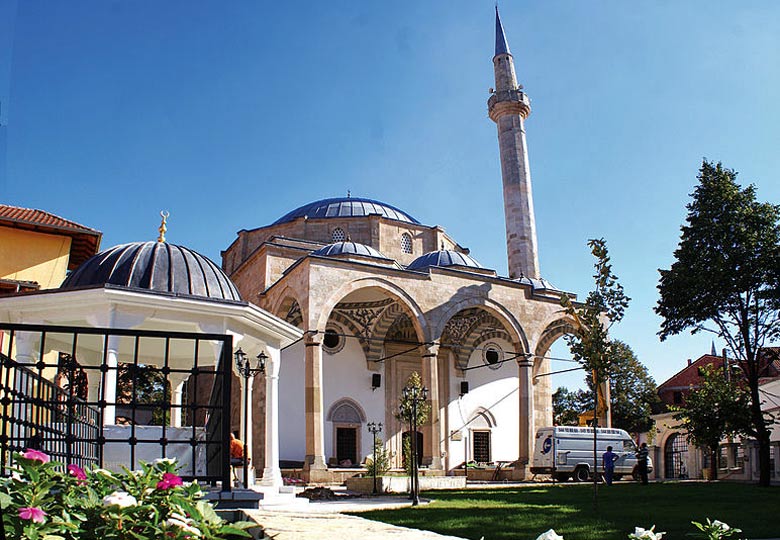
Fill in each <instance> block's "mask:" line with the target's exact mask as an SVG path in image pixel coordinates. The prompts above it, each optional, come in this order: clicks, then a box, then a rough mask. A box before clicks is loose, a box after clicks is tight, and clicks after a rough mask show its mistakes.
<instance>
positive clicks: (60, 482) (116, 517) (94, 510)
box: [0, 450, 256, 540]
mask: <svg viewBox="0 0 780 540" xmlns="http://www.w3.org/2000/svg"><path fill="white" fill-rule="evenodd" d="M14 462H15V465H14V466H13V467H12V468H11V471H12V475H11V477H10V478H2V479H0V508H2V512H3V527H4V528H5V529H4V530H5V532H6V537H7V538H9V539H10V538H13V539H20V540H96V539H100V540H151V539H156V538H164V539H166V540H185V539H188V540H193V539H203V540H222V539H232V538H242V537H250V534H249V533H248V532H246V529H248V528H250V527H254V526H256V524H254V523H249V522H238V523H228V522H226V521H224V520H223V519H222V518H220V517H219V516H218V515H217V514H216V513H215V511H214V509H213V507H212V506H211V505H210V504H209V503H208V502H206V501H203V500H201V498H202V497H203V492H202V491H201V489H200V487H199V486H198V484H197V483H195V482H192V483H189V482H183V481H182V479H181V477H179V476H178V475H177V474H176V469H177V467H176V461H175V460H172V459H160V460H157V461H155V462H154V463H152V464H147V463H141V470H140V471H130V470H127V469H125V470H124V472H121V473H117V472H111V471H107V470H105V469H93V470H83V469H81V468H80V467H78V466H77V465H68V466H67V467H64V466H63V465H62V464H61V463H57V462H54V461H51V460H50V459H49V456H48V455H46V454H45V453H43V452H39V451H37V450H27V451H26V452H24V453H16V454H14Z"/></svg>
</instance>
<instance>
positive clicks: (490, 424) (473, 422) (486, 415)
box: [468, 407, 498, 428]
mask: <svg viewBox="0 0 780 540" xmlns="http://www.w3.org/2000/svg"><path fill="white" fill-rule="evenodd" d="M480 424H483V425H480ZM468 425H469V427H471V428H475V427H486V428H494V427H497V426H498V422H496V417H495V416H494V415H493V413H492V412H490V410H489V409H486V408H485V407H477V408H476V409H474V410H473V411H472V412H471V414H470V415H469V421H468Z"/></svg>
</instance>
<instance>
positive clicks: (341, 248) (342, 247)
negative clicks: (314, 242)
mask: <svg viewBox="0 0 780 540" xmlns="http://www.w3.org/2000/svg"><path fill="white" fill-rule="evenodd" d="M312 255H319V256H321V257H339V256H342V255H346V256H351V255H357V256H360V257H371V258H374V259H387V257H385V256H384V255H382V253H381V252H379V251H377V250H376V249H374V248H372V247H371V246H367V245H365V244H359V243H357V242H335V243H333V244H328V245H327V246H324V247H321V248H320V249H318V250H317V251H314V252H312Z"/></svg>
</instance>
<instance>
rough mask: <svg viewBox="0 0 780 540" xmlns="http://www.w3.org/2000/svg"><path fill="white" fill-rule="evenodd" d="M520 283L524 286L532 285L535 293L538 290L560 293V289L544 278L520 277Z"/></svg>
mask: <svg viewBox="0 0 780 540" xmlns="http://www.w3.org/2000/svg"><path fill="white" fill-rule="evenodd" d="M515 281H517V282H518V283H522V284H523V285H530V286H531V287H532V288H533V289H534V290H535V291H537V290H543V291H560V289H559V288H558V287H556V286H555V285H553V284H552V283H550V282H549V281H547V280H546V279H544V278H528V277H525V276H520V277H519V278H518V279H516V280H515Z"/></svg>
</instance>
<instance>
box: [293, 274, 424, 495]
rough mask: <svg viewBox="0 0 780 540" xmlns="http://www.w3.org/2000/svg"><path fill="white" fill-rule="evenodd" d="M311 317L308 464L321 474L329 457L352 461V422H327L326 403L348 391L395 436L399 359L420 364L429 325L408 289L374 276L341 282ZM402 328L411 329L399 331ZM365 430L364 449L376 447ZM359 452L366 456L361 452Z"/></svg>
mask: <svg viewBox="0 0 780 540" xmlns="http://www.w3.org/2000/svg"><path fill="white" fill-rule="evenodd" d="M307 320H308V322H309V324H310V327H309V329H308V331H307V332H306V338H305V345H306V351H305V368H304V369H305V398H306V403H305V407H306V446H307V449H306V458H305V467H306V468H308V470H309V479H310V480H314V481H316V480H317V479H318V477H319V476H322V477H323V478H325V477H326V476H327V474H325V473H319V472H317V471H318V470H324V469H326V465H327V464H328V461H329V460H334V461H335V465H337V464H338V463H339V462H340V461H342V462H345V461H346V460H338V459H337V455H338V451H339V448H338V442H339V440H341V439H339V436H341V435H344V436H345V437H346V435H345V433H346V431H345V430H348V429H352V427H350V426H346V427H344V426H342V428H341V429H342V431H343V432H344V433H342V432H337V431H333V430H328V429H326V427H325V426H324V422H325V419H324V417H323V411H324V410H327V409H328V408H329V407H330V406H331V405H332V404H333V403H334V400H337V399H343V398H345V397H347V398H350V399H352V400H353V401H354V402H355V403H356V404H358V405H359V406H360V407H362V408H363V409H364V410H365V415H366V418H368V419H369V420H370V421H374V422H383V423H384V425H385V432H384V433H385V438H388V439H391V440H392V438H393V437H395V435H396V434H398V433H400V426H396V425H395V423H396V422H397V421H396V419H395V417H394V416H393V415H392V414H391V413H389V412H388V411H391V410H392V409H393V406H394V400H396V398H397V396H396V394H397V393H399V392H397V391H396V390H398V388H400V386H399V385H398V381H399V377H400V372H399V371H398V370H399V366H406V365H411V364H415V363H416V370H417V371H420V362H421V358H422V355H423V348H424V347H423V345H424V338H423V336H425V335H427V334H428V325H427V322H426V321H425V317H424V316H423V314H422V310H421V309H420V308H419V306H417V304H416V303H415V302H414V301H412V300H411V298H410V297H409V295H408V294H406V293H405V292H404V291H402V290H401V289H400V288H398V287H397V286H395V285H394V284H392V283H390V282H388V281H386V280H382V279H373V278H369V279H357V280H353V281H350V282H348V283H345V284H343V285H342V286H340V287H339V288H338V289H337V290H336V291H335V292H334V293H333V294H331V295H329V296H328V298H327V300H326V301H325V302H323V303H322V304H320V305H319V307H318V308H317V312H311V313H309V314H308V317H307ZM401 322H402V323H403V324H399V323H401ZM390 332H394V333H393V334H392V335H390ZM399 332H400V333H402V334H404V335H406V336H407V337H406V338H404V339H399V338H398V335H400V334H399ZM400 342H403V343H400ZM399 347H402V348H401V349H400V350H399ZM399 353H402V354H399ZM324 374H327V375H324ZM404 381H405V379H404ZM396 387H398V388H396ZM331 431H333V433H331ZM364 431H365V430H362V429H361V430H359V432H357V433H355V435H356V436H357V441H356V446H357V448H359V449H360V448H368V447H370V441H369V440H368V439H366V440H365V441H362V439H365V438H366V437H369V435H368V434H367V433H363V432H364ZM399 436H400V435H399ZM344 440H346V439H344ZM361 441H362V444H361ZM342 450H343V449H342ZM397 454H398V455H399V456H400V452H397ZM334 458H335V459H334ZM357 458H358V459H357V460H358V461H362V456H357ZM349 461H350V462H352V461H354V460H352V459H351V458H350V459H349Z"/></svg>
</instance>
